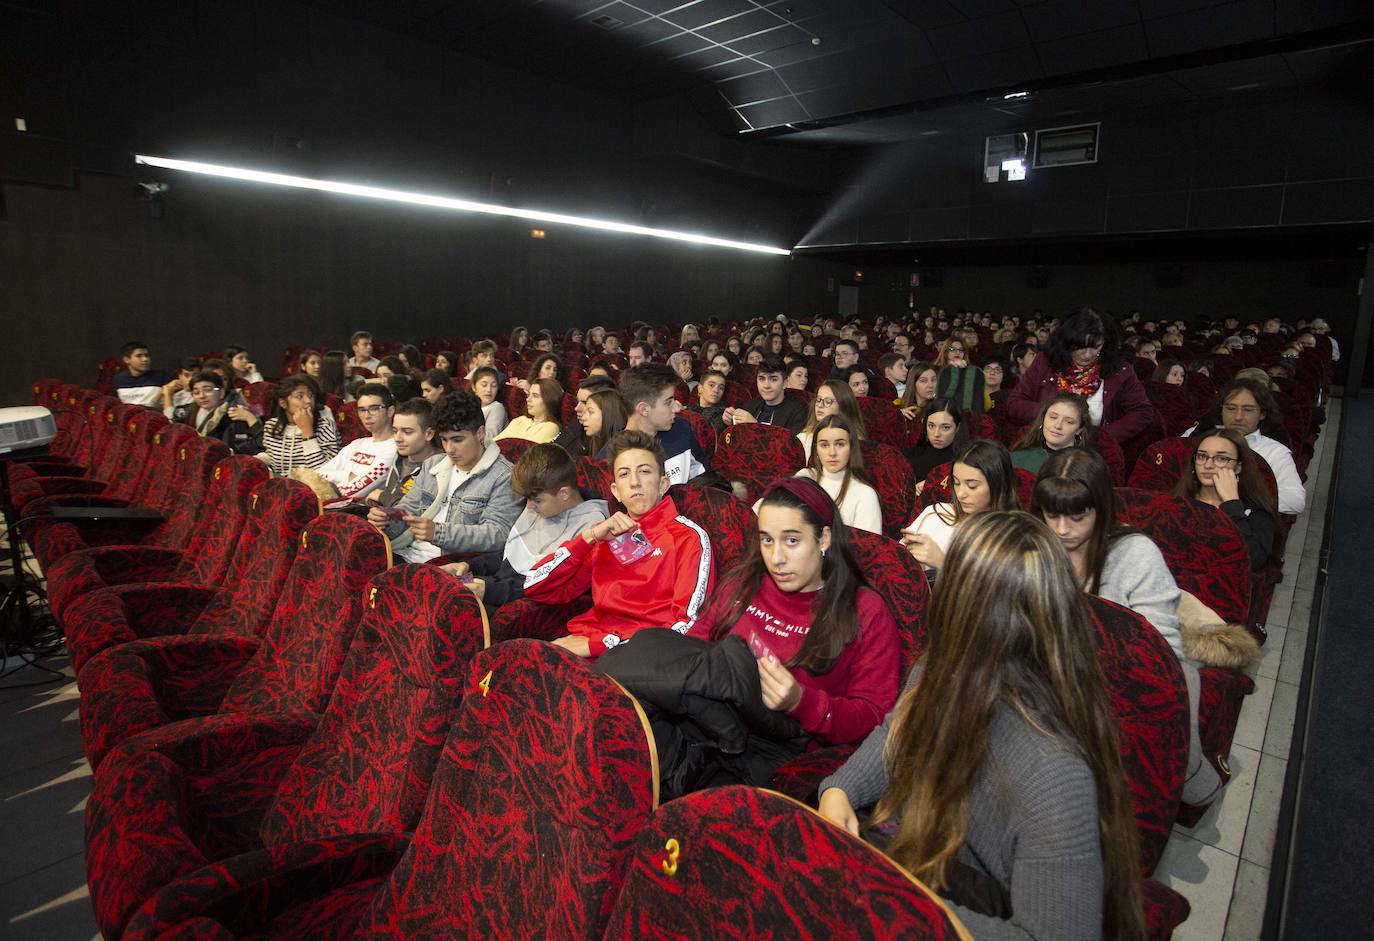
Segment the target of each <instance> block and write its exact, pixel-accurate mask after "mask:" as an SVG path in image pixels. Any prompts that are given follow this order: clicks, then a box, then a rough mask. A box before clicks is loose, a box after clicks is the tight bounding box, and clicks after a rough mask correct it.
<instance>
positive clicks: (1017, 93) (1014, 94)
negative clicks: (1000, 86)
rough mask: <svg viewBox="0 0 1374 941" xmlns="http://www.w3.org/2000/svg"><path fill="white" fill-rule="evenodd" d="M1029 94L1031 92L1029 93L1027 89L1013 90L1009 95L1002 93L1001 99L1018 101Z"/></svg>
mask: <svg viewBox="0 0 1374 941" xmlns="http://www.w3.org/2000/svg"><path fill="white" fill-rule="evenodd" d="M1030 94H1031V93H1030V92H1028V91H1014V92H1012V93H1011V94H1010V95H1003V96H1002V100H1003V101H1020V100H1021V99H1022V98H1029V97H1030Z"/></svg>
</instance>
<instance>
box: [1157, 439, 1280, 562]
mask: <svg viewBox="0 0 1374 941" xmlns="http://www.w3.org/2000/svg"><path fill="white" fill-rule="evenodd" d="M1258 464H1259V461H1258V460H1257V459H1256V458H1255V454H1254V452H1253V451H1251V450H1250V445H1249V443H1248V442H1246V440H1245V436H1244V435H1242V434H1241V433H1240V432H1238V431H1232V430H1231V429H1230V428H1217V429H1216V430H1214V431H1213V432H1212V433H1211V434H1207V435H1197V436H1195V437H1194V438H1193V449H1192V453H1190V454H1189V455H1188V463H1187V464H1186V465H1185V466H1184V468H1183V475H1182V476H1181V477H1179V479H1178V485H1177V486H1175V487H1174V496H1178V497H1187V498H1188V499H1190V500H1198V501H1200V502H1202V503H1206V504H1207V505H1209V506H1214V507H1216V508H1217V509H1218V510H1221V512H1223V513H1225V514H1226V515H1227V516H1228V517H1230V518H1231V522H1233V523H1235V524H1236V528H1237V529H1239V530H1240V534H1241V536H1243V537H1244V539H1245V551H1246V552H1247V553H1248V554H1249V556H1250V567H1251V568H1252V569H1259V568H1261V567H1263V565H1264V563H1265V561H1266V560H1268V558H1269V554H1270V552H1271V551H1273V548H1274V521H1275V520H1276V519H1277V518H1278V506H1277V504H1276V503H1275V501H1274V495H1273V494H1271V493H1270V492H1269V487H1268V485H1266V484H1265V482H1264V478H1263V476H1261V475H1260V471H1259V467H1258V466H1257V465H1258Z"/></svg>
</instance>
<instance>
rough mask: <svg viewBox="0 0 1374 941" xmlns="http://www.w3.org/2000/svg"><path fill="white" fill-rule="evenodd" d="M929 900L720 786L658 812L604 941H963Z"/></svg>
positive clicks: (793, 819) (885, 861)
mask: <svg viewBox="0 0 1374 941" xmlns="http://www.w3.org/2000/svg"><path fill="white" fill-rule="evenodd" d="M969 937H970V935H969V933H968V931H967V930H966V929H964V928H963V926H962V925H961V924H959V922H958V920H957V917H956V916H955V915H954V914H953V912H951V911H950V909H949V907H948V906H947V905H946V904H945V902H944V901H942V900H941V899H940V897H939V896H938V895H936V894H935V893H934V892H933V891H931V890H930V889H928V888H926V887H925V886H924V885H922V884H921V883H920V882H918V881H917V880H916V879H915V878H914V877H913V876H912V875H911V874H910V873H909V872H907V871H906V870H904V869H902V868H901V867H900V866H898V865H897V864H896V863H894V862H893V861H892V860H891V859H889V858H888V857H887V856H885V855H884V854H883V853H882V852H880V851H879V850H877V849H875V848H874V847H872V846H870V845H869V844H868V843H865V842H864V841H863V840H860V839H858V838H857V837H853V836H850V835H849V834H848V833H846V832H845V831H844V830H842V829H840V828H839V827H836V826H834V825H833V824H831V823H829V822H828V821H826V820H825V819H824V818H822V817H821V816H820V815H819V814H817V813H815V812H814V811H812V810H810V809H809V808H807V807H804V806H803V805H801V804H799V803H797V802H796V801H794V800H792V799H791V798H789V797H784V796H783V795H781V794H778V793H776V792H774V791H765V790H760V789H757V788H748V787H740V786H733V787H722V788H712V789H709V790H705V791H698V792H697V793H695V794H688V795H687V796H686V797H682V798H679V799H678V800H675V801H672V802H670V803H668V804H665V805H664V806H663V808H662V809H660V810H659V812H658V813H656V814H655V815H654V817H653V819H652V820H650V821H649V824H648V826H646V827H645V828H644V830H643V831H642V832H641V833H640V835H639V839H637V840H636V841H635V847H634V854H633V855H632V856H631V858H630V862H629V871H628V872H627V873H626V876H625V885H624V887H623V888H622V889H621V891H620V897H619V898H618V899H617V900H616V905H615V911H614V912H612V914H611V919H610V925H609V926H608V927H607V930H606V934H605V938H606V939H607V941H621V939H625V941H629V939H636V941H637V939H639V938H713V939H716V941H728V939H739V941H745V939H754V938H848V939H869V941H876V939H885V938H907V939H911V941H956V939H961V941H967V939H968V938H969Z"/></svg>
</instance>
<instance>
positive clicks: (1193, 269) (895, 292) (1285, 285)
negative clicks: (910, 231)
mask: <svg viewBox="0 0 1374 941" xmlns="http://www.w3.org/2000/svg"><path fill="white" fill-rule="evenodd" d="M1045 268H1046V272H1047V274H1048V278H1049V281H1048V286H1047V287H1045V288H1031V287H1027V285H1026V276H1027V267H1026V266H1025V265H1016V266H1010V265H987V266H977V267H974V266H969V267H950V266H946V267H943V268H941V269H940V273H941V275H942V276H943V285H942V286H941V287H939V288H928V287H923V288H918V289H916V291H915V293H914V297H915V303H916V306H917V308H918V309H924V308H928V307H930V306H931V305H932V304H934V305H938V306H940V307H944V308H946V309H947V310H955V309H957V308H960V307H964V308H970V309H974V310H992V311H995V312H998V313H1001V312H1009V313H1025V312H1029V311H1031V310H1033V309H1036V308H1039V309H1040V310H1042V311H1044V312H1045V313H1046V314H1049V315H1062V314H1063V313H1064V312H1066V311H1068V310H1071V309H1073V308H1075V307H1081V306H1083V305H1085V304H1087V305H1091V306H1094V307H1101V308H1105V309H1108V310H1111V311H1114V312H1116V313H1118V314H1120V313H1124V312H1126V311H1128V310H1131V309H1135V308H1139V309H1140V310H1141V311H1143V312H1144V313H1145V314H1146V316H1148V317H1167V318H1170V319H1173V318H1178V317H1181V318H1184V319H1186V320H1193V319H1196V318H1200V317H1208V318H1216V317H1225V316H1229V315H1232V314H1234V315H1235V316H1236V317H1239V318H1240V319H1241V320H1246V321H1250V320H1263V319H1264V318H1266V317H1270V316H1277V317H1282V318H1283V319H1285V320H1288V321H1295V320H1298V319H1300V318H1301V319H1307V320H1310V319H1312V318H1313V317H1325V318H1327V320H1328V321H1329V322H1330V323H1331V325H1332V328H1333V330H1335V331H1336V332H1337V335H1338V336H1341V337H1347V338H1348V337H1350V336H1351V335H1353V331H1354V317H1355V309H1356V305H1357V303H1358V301H1359V295H1358V294H1357V291H1358V289H1359V277H1360V271H1361V268H1362V259H1359V258H1355V257H1351V258H1348V259H1343V260H1339V261H1332V262H1325V263H1314V262H1312V261H1309V260H1303V261H1263V262H1197V263H1193V264H1188V265H1182V266H1169V268H1168V269H1166V271H1165V273H1166V274H1174V275H1178V276H1179V277H1180V278H1181V280H1180V281H1179V283H1177V286H1173V287H1167V286H1162V285H1161V284H1160V283H1159V280H1158V277H1159V274H1160V273H1161V272H1160V269H1159V268H1158V267H1157V266H1155V265H1153V264H1092V265H1072V264H1053V265H1047V266H1045ZM1170 269H1171V270H1170ZM850 273H851V274H852V270H851V272H850ZM909 273H910V271H909V270H908V269H866V270H865V271H864V279H863V286H862V287H861V288H860V290H859V310H860V313H862V314H864V315H865V316H873V315H876V314H881V313H888V312H893V311H902V310H905V309H907V302H908V298H909V297H910V296H912V292H911V288H910V287H909V285H910V280H909V277H908V275H909ZM1314 275H1317V277H1316V278H1314ZM1323 279H1330V280H1325V281H1324V282H1323V283H1324V284H1326V285H1327V286H1319V285H1318V284H1314V281H1323Z"/></svg>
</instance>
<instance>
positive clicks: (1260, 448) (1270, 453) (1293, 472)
mask: <svg viewBox="0 0 1374 941" xmlns="http://www.w3.org/2000/svg"><path fill="white" fill-rule="evenodd" d="M1245 440H1246V441H1248V442H1249V443H1250V450H1252V451H1254V452H1255V453H1256V454H1258V455H1259V456H1260V457H1262V458H1264V459H1265V460H1266V461H1268V462H1269V469H1270V470H1272V471H1273V472H1274V480H1275V481H1277V483H1278V485H1279V512H1280V513H1301V512H1302V511H1303V510H1304V509H1306V508H1307V488H1305V487H1304V486H1303V484H1302V478H1301V477H1299V476H1298V468H1297V465H1295V464H1294V463H1293V454H1292V452H1290V451H1289V450H1288V449H1287V448H1285V447H1284V446H1283V443H1282V442H1279V441H1275V440H1274V439H1273V438H1266V437H1265V436H1264V435H1263V434H1261V433H1260V430H1259V429H1258V428H1256V429H1255V430H1254V431H1252V432H1251V433H1250V434H1248V435H1246V436H1245Z"/></svg>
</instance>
